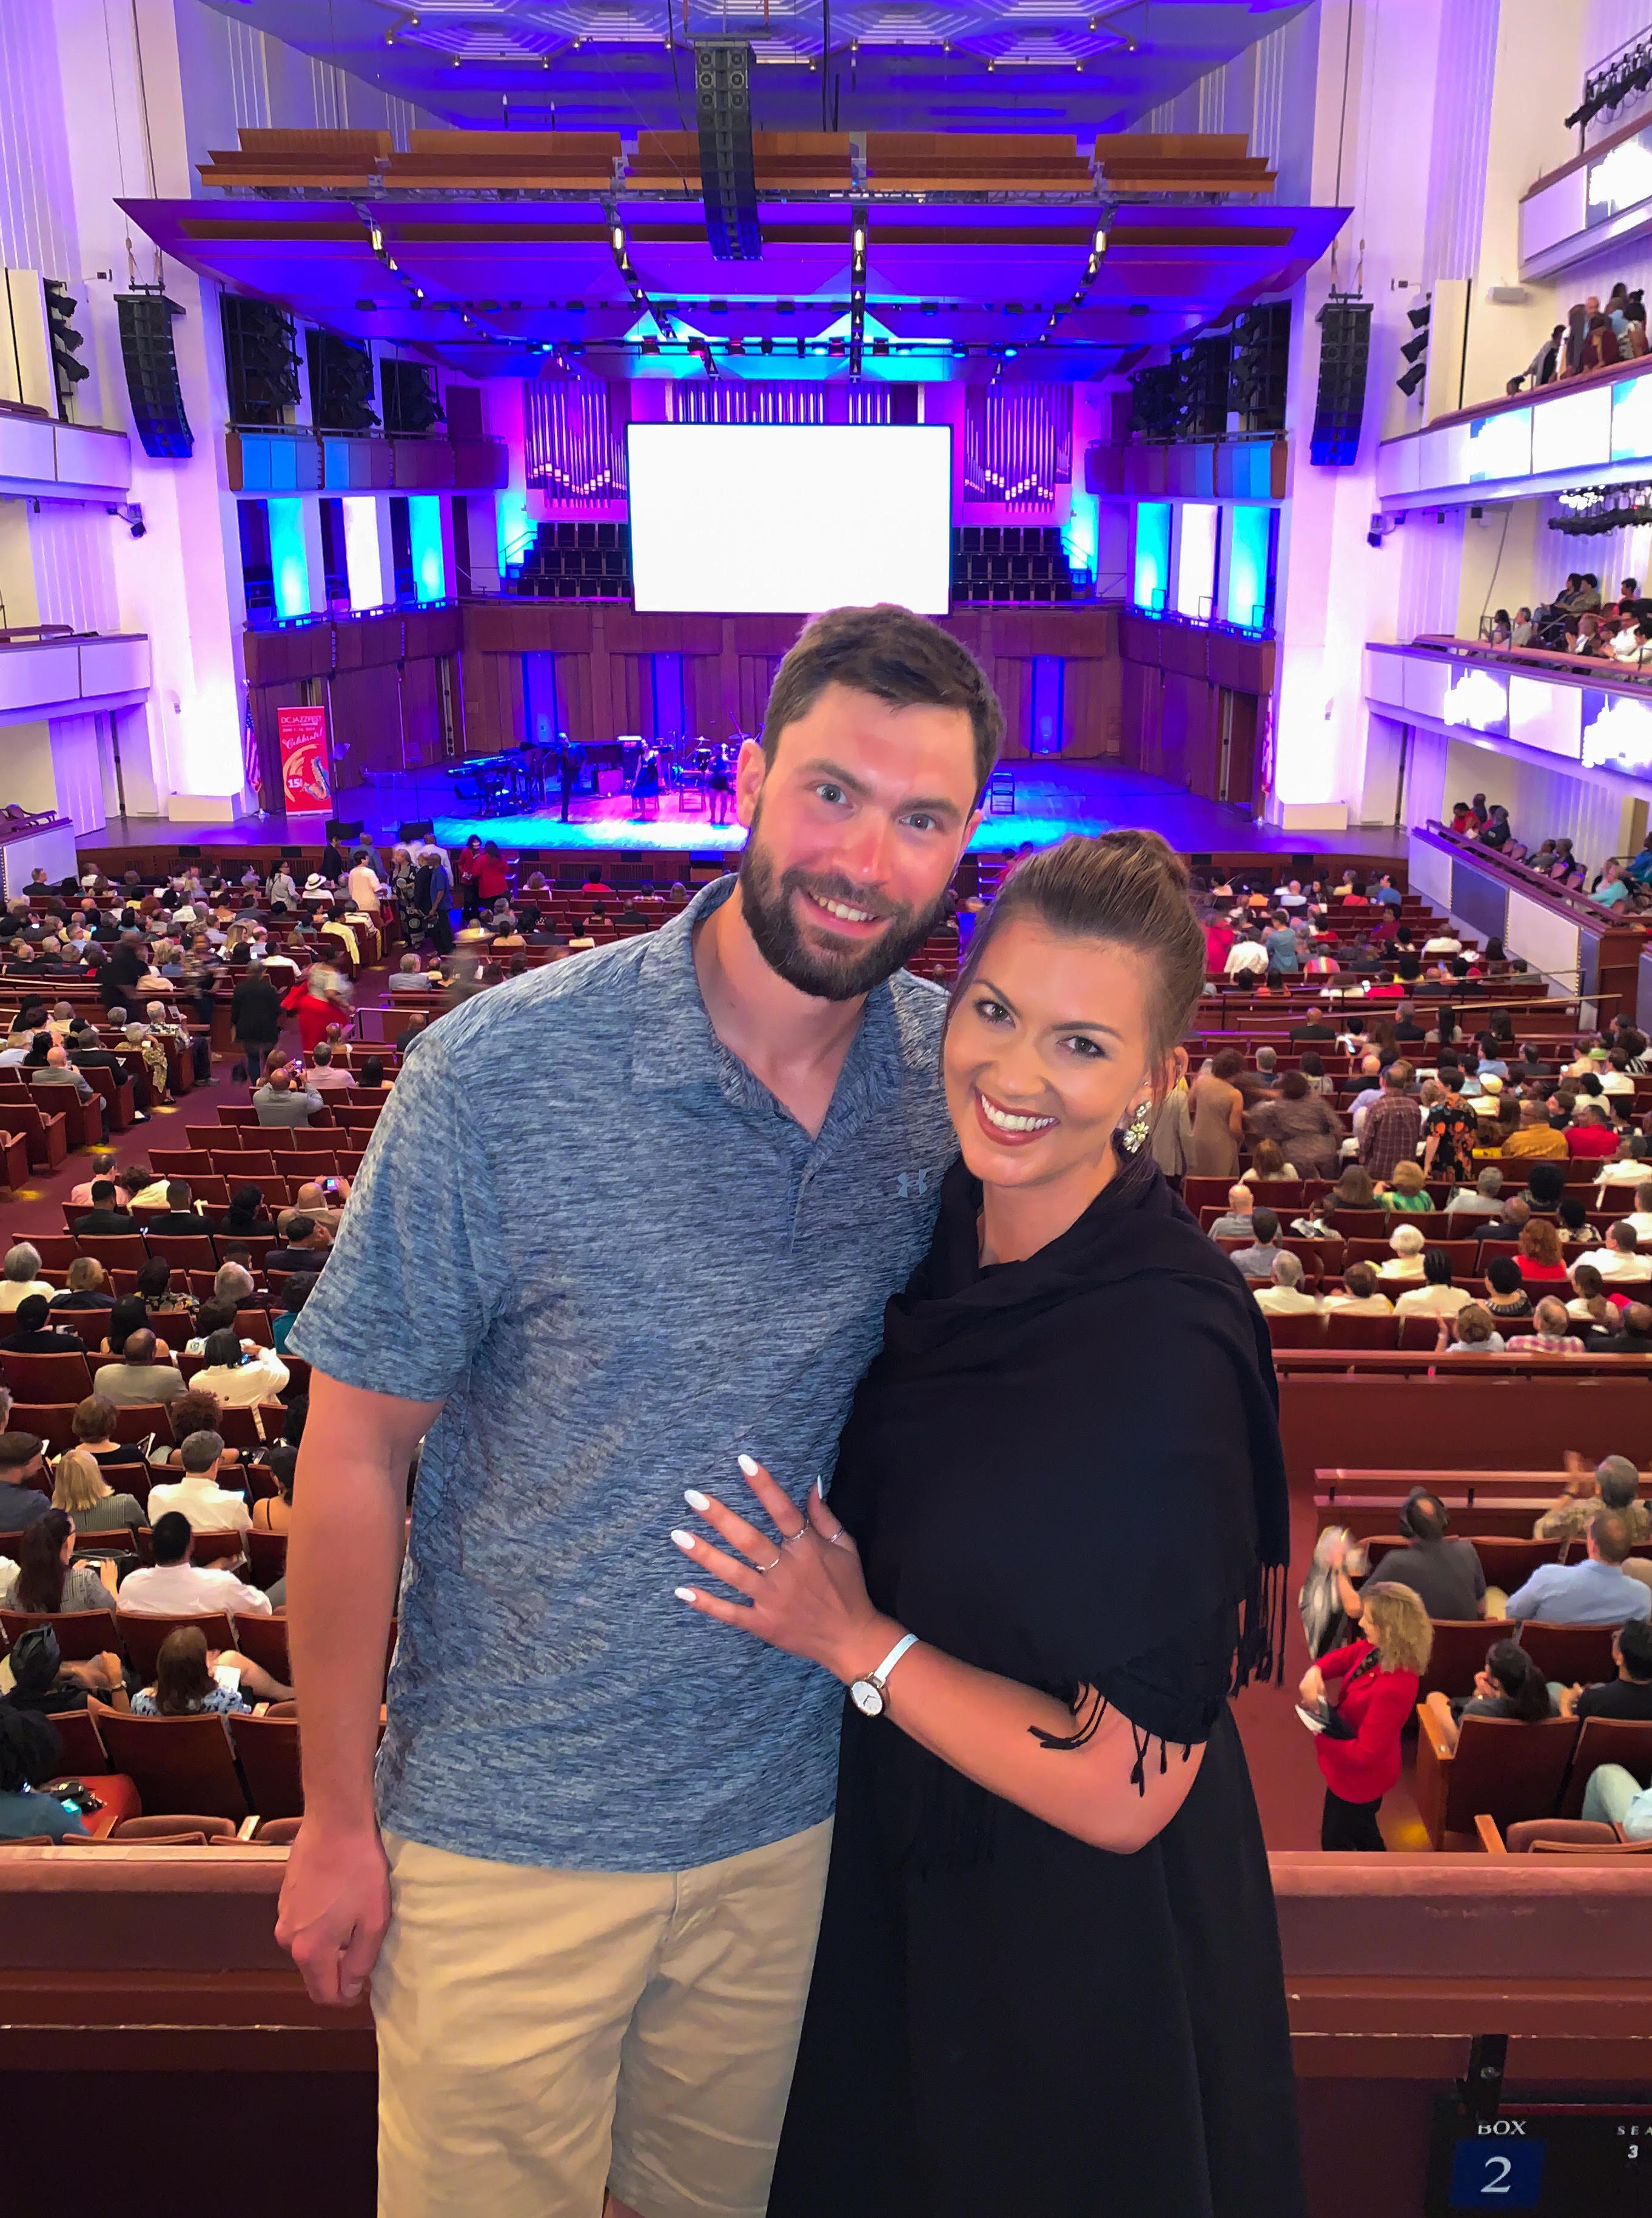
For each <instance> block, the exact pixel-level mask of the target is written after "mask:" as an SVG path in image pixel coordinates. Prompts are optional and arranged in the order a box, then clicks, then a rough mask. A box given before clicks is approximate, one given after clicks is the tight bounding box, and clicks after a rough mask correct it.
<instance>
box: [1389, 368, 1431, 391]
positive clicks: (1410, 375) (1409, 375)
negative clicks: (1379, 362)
mask: <svg viewBox="0 0 1652 2218" xmlns="http://www.w3.org/2000/svg"><path fill="white" fill-rule="evenodd" d="M1427 375H1428V364H1427V363H1426V362H1414V363H1413V364H1412V366H1411V368H1410V369H1408V370H1407V372H1406V374H1405V375H1404V376H1403V377H1396V378H1395V381H1394V382H1395V384H1396V385H1397V386H1398V387H1399V388H1400V390H1401V393H1404V395H1405V396H1406V399H1407V400H1409V399H1410V398H1411V396H1412V394H1413V393H1414V392H1415V391H1416V389H1417V387H1419V386H1420V384H1421V383H1422V381H1423V380H1424V378H1425V377H1426V376H1427Z"/></svg>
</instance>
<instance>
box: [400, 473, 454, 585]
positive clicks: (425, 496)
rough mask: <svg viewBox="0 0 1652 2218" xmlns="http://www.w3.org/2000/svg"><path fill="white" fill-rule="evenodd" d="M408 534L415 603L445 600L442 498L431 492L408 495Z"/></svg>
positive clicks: (445, 574)
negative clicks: (411, 553) (417, 601)
mask: <svg viewBox="0 0 1652 2218" xmlns="http://www.w3.org/2000/svg"><path fill="white" fill-rule="evenodd" d="M407 535H408V538H409V540H410V542H411V545H412V550H413V592H414V593H415V595H416V596H417V598H418V600H419V601H420V602H421V603H423V602H425V601H441V600H445V599H446V598H447V594H448V579H447V573H446V570H445V569H444V567H443V565H442V497H441V495H440V494H439V493H412V494H410V495H409V497H408V501H407Z"/></svg>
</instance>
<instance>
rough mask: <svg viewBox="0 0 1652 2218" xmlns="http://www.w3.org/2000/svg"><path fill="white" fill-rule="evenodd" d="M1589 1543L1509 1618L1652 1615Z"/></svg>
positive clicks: (1597, 1528) (1594, 1528)
mask: <svg viewBox="0 0 1652 2218" xmlns="http://www.w3.org/2000/svg"><path fill="white" fill-rule="evenodd" d="M0 1438H3V1435H0ZM1587 1546H1588V1555H1587V1558H1586V1559H1585V1561H1583V1562H1582V1563H1581V1564H1539V1565H1538V1568H1537V1570H1536V1571H1533V1572H1532V1574H1531V1577H1530V1578H1529V1579H1528V1580H1527V1581H1526V1583H1525V1585H1524V1586H1523V1587H1521V1588H1519V1589H1518V1590H1517V1591H1516V1592H1515V1593H1513V1594H1512V1595H1510V1596H1509V1598H1508V1614H1509V1615H1510V1617H1512V1618H1526V1617H1534V1618H1538V1619H1543V1620H1548V1621H1549V1622H1550V1623H1555V1624H1559V1625H1622V1624H1624V1622H1625V1621H1626V1620H1629V1619H1630V1618H1639V1619H1646V1618H1652V1587H1648V1586H1646V1585H1645V1584H1644V1583H1643V1582H1642V1581H1641V1580H1639V1579H1637V1578H1636V1577H1634V1576H1633V1575H1632V1574H1631V1573H1630V1572H1628V1571H1624V1568H1623V1565H1624V1560H1625V1558H1627V1556H1628V1555H1629V1552H1630V1538H1629V1526H1628V1524H1627V1522H1626V1521H1625V1520H1624V1517H1623V1515H1622V1514H1621V1513H1620V1512H1619V1511H1618V1510H1616V1509H1598V1510H1596V1512H1595V1514H1594V1515H1593V1517H1592V1518H1591V1519H1590V1520H1589V1526H1588V1537H1587Z"/></svg>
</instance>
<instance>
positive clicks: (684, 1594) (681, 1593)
mask: <svg viewBox="0 0 1652 2218" xmlns="http://www.w3.org/2000/svg"><path fill="white" fill-rule="evenodd" d="M671 1592H672V1593H673V1594H674V1595H676V1596H677V1599H678V1602H698V1601H699V1599H700V1597H699V1595H697V1594H696V1592H695V1591H694V1589H693V1588H692V1587H673V1588H672V1589H671Z"/></svg>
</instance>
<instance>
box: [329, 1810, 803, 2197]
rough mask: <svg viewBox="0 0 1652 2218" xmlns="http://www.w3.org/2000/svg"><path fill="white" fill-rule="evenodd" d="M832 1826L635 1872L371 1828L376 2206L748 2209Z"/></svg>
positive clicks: (764, 2182)
mask: <svg viewBox="0 0 1652 2218" xmlns="http://www.w3.org/2000/svg"><path fill="white" fill-rule="evenodd" d="M831 1840H832V1827H831V1825H830V1822H828V1823H826V1824H825V1825H815V1826H813V1827H811V1828H810V1830H809V1831H807V1832H806V1833H797V1834H794V1835H793V1836H792V1837H791V1838H790V1839H789V1840H784V1841H777V1842H776V1843H773V1844H772V1845H771V1846H770V1847H768V1848H763V1849H752V1850H751V1851H750V1852H749V1853H748V1854H747V1855H746V1856H729V1857H727V1858H726V1859H725V1860H724V1861H723V1862H720V1863H715V1864H702V1865H701V1866H699V1867H697V1868H695V1869H693V1870H690V1871H682V1872H664V1873H659V1874H640V1875H639V1874H630V1873H623V1872H584V1871H547V1870H541V1869H540V1868H536V1867H533V1866H527V1865H522V1864H504V1863H492V1862H486V1861H484V1860H483V1859H481V1858H480V1857H473V1856H452V1855H449V1853H448V1851H447V1850H445V1849H430V1848H425V1847H423V1846H421V1845H420V1844H419V1843H418V1842H415V1841H407V1840H402V1839H399V1838H398V1837H396V1836H395V1835H393V1834H392V1835H387V1837H386V1841H385V1847H386V1849H387V1852H388V1855H389V1858H390V1874H391V1903H392V1915H391V1922H390V1930H389V1933H388V1935H387V1938H386V1941H385V1944H384V1948H383V1951H382V1953H381V1955H380V1958H379V1962H378V1967H377V1969H376V1970H375V1972H374V1977H373V2008H374V2017H375V2018H376V2019H377V2022H378V2035H379V2209H380V2211H381V2214H382V2218H599V2213H600V2212H601V2210H602V2207H603V2190H604V2188H605V2187H611V2188H612V2190H613V2191H614V2193H615V2194H616V2196H619V2198H620V2199H621V2200H622V2202H625V2203H630V2204H631V2205H632V2207H633V2208H634V2209H636V2210H638V2211H640V2212H641V2213H642V2218H763V2210H764V2204H765V2203H767V2201H768V2196H769V2179H770V2172H771V2171H772V2169H773V2165H774V2155H775V2146H776V2143H777V2141H778V2140H779V2138H780V2126H781V2121H782V2119H783V2116H784V2115H785V2110H786V2096H787V2091H788V2090H789V2086H790V2084H791V2075H792V2063H793V2060H794V2058H795V2054H796V2048H797V2036H798V2030H799V2028H800V2026H801V2023H802V2015H803V2000H804V1997H805V1995H806V1994H807V1989H808V1982H809V1973H810V1969H811V1967H812V1966H813V1964H814V1941H815V1934H816V1931H817V1929H818V1927H819V1924H820V1899H821V1896H822V1894H823V1893H824V1892H825V1888H826V1858H827V1854H828V1851H829V1849H830V1846H831Z"/></svg>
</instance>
